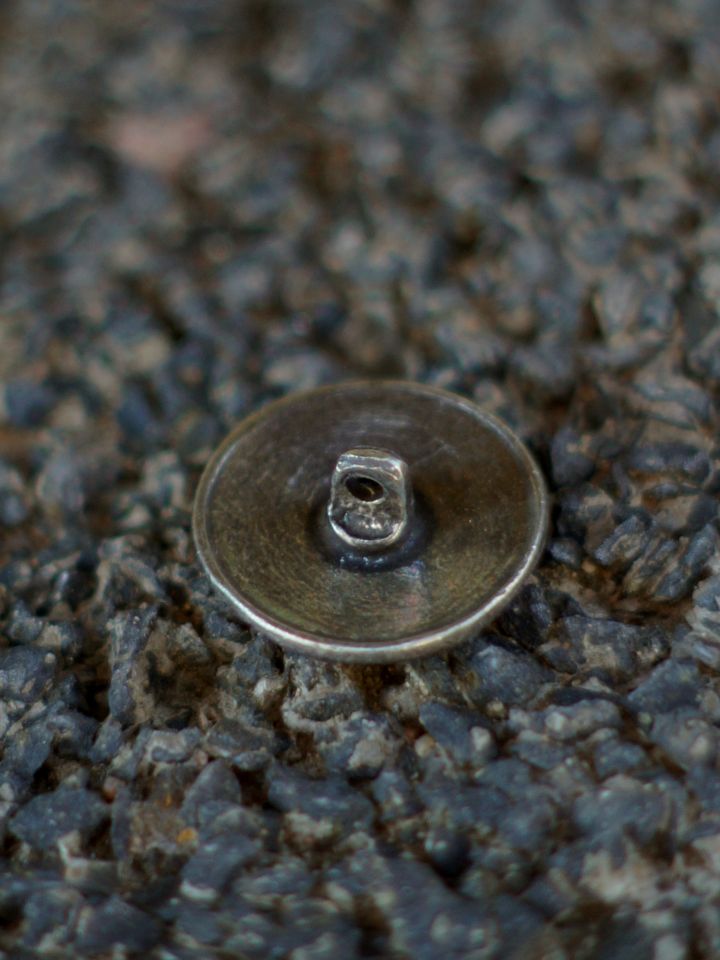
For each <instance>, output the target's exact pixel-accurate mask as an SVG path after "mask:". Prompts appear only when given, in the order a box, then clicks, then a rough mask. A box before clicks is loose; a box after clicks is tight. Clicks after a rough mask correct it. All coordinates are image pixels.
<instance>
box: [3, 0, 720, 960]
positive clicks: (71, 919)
mask: <svg viewBox="0 0 720 960" xmlns="http://www.w3.org/2000/svg"><path fill="white" fill-rule="evenodd" d="M0 116H2V125H1V126H0V284H1V298H2V304H1V306H0V525H1V527H2V532H1V534H0V618H1V620H0V698H1V699H0V737H1V738H2V758H1V760H0V836H1V837H2V843H3V854H2V864H1V865H0V924H1V925H0V955H1V956H2V957H6V958H12V960H14V958H19V960H22V958H26V957H28V958H33V957H48V958H56V957H57V958H65V957H67V958H85V957H100V958H106V957H107V958H125V957H149V958H153V960H184V958H192V960H205V958H211V960H212V958H221V960H226V958H241V960H337V958H341V960H353V958H356V957H357V958H389V960H440V958H442V960H544V958H549V960H564V958H568V960H570V958H572V960H591V958H592V960H627V958H630V960H683V958H691V960H697V958H712V957H717V956H719V955H720V909H719V907H718V899H717V892H718V889H719V887H720V770H719V766H718V723H719V721H720V688H719V684H718V670H719V668H720V553H719V551H718V526H717V518H718V493H719V491H720V449H719V444H718V419H719V413H720V409H719V400H720V181H719V180H718V169H720V4H718V2H716V0H676V2H669V0H654V2H650V0H630V2H628V0H622V2H620V0H617V2H616V0H588V2H583V3H582V4H574V3H571V2H567V0H522V2H513V0H505V2H497V0H488V2H484V3H472V2H468V0H415V2H413V0H348V2H340V3H331V2H329V0H327V2H320V0H305V2H300V0H294V2H293V0H177V2H169V0H168V2H161V0H158V2H157V3H147V2H145V0H142V2H141V0H124V2H122V3H121V2H117V0H108V2H104V3H91V2H89V0H76V2H73V0H43V2H39V0H14V2H13V0H8V2H7V3H4V4H3V5H2V7H0ZM349 377H400V378H408V379H413V380H420V381H423V382H427V383H432V384H437V385H440V386H444V387H446V388H448V389H451V390H455V391H457V392H458V393H460V394H463V395H466V396H470V397H474V398H475V399H476V400H477V401H478V402H479V403H480V404H481V405H482V406H483V407H484V408H485V409H487V410H489V411H491V412H493V413H496V414H498V415H499V416H501V417H503V418H504V419H505V420H506V421H507V422H508V423H510V424H511V426H513V427H514V428H515V429H516V430H517V431H518V432H519V434H520V435H521V436H522V437H523V438H524V439H525V441H526V442H527V443H528V444H529V446H530V447H531V448H532V450H533V451H534V452H535V454H536V456H537V458H538V460H539V462H540V463H541V464H542V467H543V469H544V472H545V474H546V476H547V478H548V482H549V485H550V488H551V491H552V495H553V518H552V531H551V538H550V541H549V544H548V548H547V551H546V553H545V556H544V558H543V560H542V562H541V564H540V566H539V568H538V570H537V572H536V575H535V576H534V578H533V579H532V580H531V581H530V582H529V584H528V585H527V587H526V588H525V589H524V591H523V593H522V594H521V595H520V596H519V598H518V599H517V600H516V601H515V602H514V604H513V606H512V608H511V609H510V610H508V611H507V612H506V613H504V614H503V615H502V616H501V617H500V619H499V620H498V621H497V622H496V623H495V624H493V625H492V627H490V628H489V629H487V630H485V631H484V632H483V634H482V635H481V636H479V637H477V638H475V639H473V640H472V641H470V642H467V643H465V644H463V645H462V646H460V647H457V648H456V649H455V650H454V651H452V652H451V653H449V654H447V655H445V656H441V657H436V658H433V659H429V660H424V661H418V662H415V663H411V664H407V665H405V664H398V665H391V666H386V667H368V668H359V667H344V666H342V665H328V664H324V663H322V662H319V661H315V660H311V659H308V658H304V657H301V656H297V655H290V654H284V653H283V652H282V651H281V650H280V649H279V648H278V647H277V646H275V645H274V644H273V643H271V642H269V641H267V640H265V639H263V638H262V637H259V636H254V635H253V634H252V633H251V632H249V630H248V629H247V627H246V625H245V624H243V623H242V622H240V621H239V620H238V618H237V617H236V616H234V615H233V612H232V611H231V610H230V609H228V607H227V606H226V605H225V604H224V603H223V602H222V601H221V600H220V598H219V597H218V596H217V595H215V594H214V593H213V591H212V590H211V589H210V587H209V584H208V581H207V579H206V577H205V576H204V575H203V573H202V572H201V570H200V568H199V565H198V563H197V560H196V557H195V553H194V548H193V544H192V538H191V532H190V511H191V503H192V496H193V492H194V489H195V486H196V484H197V480H198V477H199V475H200V471H201V469H202V466H203V464H204V463H205V462H206V460H207V458H208V457H209V455H210V453H211V452H212V450H213V449H214V447H215V446H216V445H217V443H218V442H219V441H220V440H221V439H222V437H223V436H224V435H225V433H226V432H227V431H228V430H229V429H230V428H231V427H232V426H233V425H234V424H235V423H236V422H238V420H239V419H240V418H241V417H243V416H244V415H245V414H246V413H248V412H250V411H251V410H253V409H256V408H257V407H258V406H259V405H260V404H261V403H263V402H265V401H267V400H269V399H271V398H273V397H276V396H281V395H284V394H287V393H290V392H292V391H295V390H298V389H300V388H304V387H310V386H313V385H316V384H325V383H332V382H336V381H341V380H344V379H347V378H349ZM288 589H289V590H291V589H292V584H288Z"/></svg>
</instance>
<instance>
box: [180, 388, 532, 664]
mask: <svg viewBox="0 0 720 960" xmlns="http://www.w3.org/2000/svg"><path fill="white" fill-rule="evenodd" d="M547 513H548V508H547V494H546V491H545V485H544V482H543V479H542V476H541V474H540V471H539V469H538V467H537V465H536V464H535V462H534V461H533V459H532V457H531V456H530V454H529V453H528V451H527V450H526V448H525V447H524V446H523V444H522V443H521V442H520V440H519V439H518V438H517V437H516V436H515V435H514V434H513V433H512V432H511V431H510V430H509V429H508V428H507V427H506V426H505V425H504V424H502V423H501V422H500V421H498V420H496V419H495V418H494V417H491V416H489V415H488V414H486V413H484V412H483V411H482V410H480V409H479V408H478V407H477V406H476V405H475V404H474V403H472V402H471V401H469V400H465V399H463V398H461V397H457V396H454V395H452V394H449V393H446V392H444V391H441V390H436V389H433V388H431V387H426V386H422V385H419V384H414V383H402V382H389V383H383V382H368V383H347V384H341V385H338V386H332V387H324V388H320V389H318V390H312V391H310V392H308V393H301V394H295V395H292V396H290V397H287V398H285V399H283V400H279V401H276V402H275V403H272V404H270V405H268V406H267V407H265V408H263V409H261V410H260V411H259V412H258V413H255V414H253V415H252V416H250V417H248V418H247V419H246V420H245V421H243V422H242V423H241V424H240V425H239V426H238V427H237V428H236V429H235V430H234V431H233V432H232V433H231V434H230V436H229V437H228V438H227V439H226V440H225V442H224V443H223V444H222V445H221V446H220V448H219V449H218V450H217V451H216V452H215V454H214V455H213V457H212V458H211V460H210V462H209V463H208V465H207V467H206V469H205V472H204V474H203V476H202V479H201V481H200V485H199V487H198V491H197V495H196V500H195V510H194V517H193V525H194V532H195V541H196V544H197V548H198V553H199V556H200V559H201V561H202V563H203V565H204V567H205V569H206V571H207V573H208V575H209V577H210V579H211V580H212V582H213V583H214V585H215V586H216V587H217V588H218V589H219V590H220V591H221V592H222V593H223V594H224V595H225V597H226V598H227V599H228V600H229V601H230V602H231V603H232V604H233V605H234V606H235V607H236V608H237V609H238V611H239V612H240V614H241V615H242V616H243V617H244V618H245V619H246V620H247V621H249V622H250V623H251V624H253V625H254V626H255V627H257V628H258V629H259V630H261V631H262V632H263V633H266V634H268V635H269V636H271V637H273V638H274V639H275V640H277V641H278V642H279V643H281V644H283V645H284V646H286V647H290V648H293V649H295V650H300V651H303V652H305V653H310V654H314V655H316V656H321V657H328V658H333V659H337V660H345V661H374V662H388V661H392V660H399V659H405V658H408V657H415V656H423V655H425V654H429V653H433V652H436V651H438V650H441V649H444V648H447V647H449V646H450V645H452V644H453V643H456V642H457V641H459V640H461V639H463V638H464V637H467V636H468V635H470V634H471V633H472V632H473V631H475V630H477V629H478V628H479V627H480V626H481V625H482V624H484V623H486V622H487V621H489V620H491V619H492V618H493V617H495V616H497V614H498V612H499V611H500V609H501V608H502V607H503V606H505V604H506V603H507V602H508V601H509V600H510V598H511V597H512V596H513V595H514V594H515V593H516V591H517V590H518V588H519V587H520V585H521V584H522V582H523V581H524V580H525V578H526V577H527V575H528V574H529V573H530V571H531V570H532V568H533V565H534V564H535V562H536V561H537V559H538V557H539V555H540V552H541V550H542V546H543V543H544V539H545V533H546V528H547Z"/></svg>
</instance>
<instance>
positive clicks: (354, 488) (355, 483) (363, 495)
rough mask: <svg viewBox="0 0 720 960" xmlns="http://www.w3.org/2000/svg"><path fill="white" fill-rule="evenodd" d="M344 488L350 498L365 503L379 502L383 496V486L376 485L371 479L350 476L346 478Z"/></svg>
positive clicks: (375, 481)
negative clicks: (346, 489)
mask: <svg viewBox="0 0 720 960" xmlns="http://www.w3.org/2000/svg"><path fill="white" fill-rule="evenodd" d="M345 486H346V487H347V488H348V492H349V493H350V494H351V496H353V497H355V498H356V499H357V500H363V501H365V502H366V503H372V501H373V500H381V499H382V498H383V497H384V496H385V490H384V488H383V485H382V484H381V483H378V482H377V480H373V479H372V477H358V476H355V475H354V474H351V475H350V476H349V477H347V478H346V480H345Z"/></svg>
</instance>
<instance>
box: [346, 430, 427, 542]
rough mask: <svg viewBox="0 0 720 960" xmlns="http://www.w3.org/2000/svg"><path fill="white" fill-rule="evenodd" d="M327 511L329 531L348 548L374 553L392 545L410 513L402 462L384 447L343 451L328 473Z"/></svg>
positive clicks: (409, 519)
mask: <svg viewBox="0 0 720 960" xmlns="http://www.w3.org/2000/svg"><path fill="white" fill-rule="evenodd" d="M327 515H328V519H329V521H330V526H331V527H332V529H333V531H334V532H335V534H336V535H337V536H338V537H339V538H340V539H341V540H342V541H343V542H344V543H345V544H347V545H348V546H350V547H352V548H353V549H354V550H359V551H361V552H363V553H377V552H378V551H381V550H386V549H388V548H389V547H391V546H394V545H395V544H397V543H398V542H399V541H400V540H401V539H403V538H404V537H405V536H406V534H407V532H408V529H409V526H410V524H411V522H412V516H413V495H412V487H411V485H410V476H409V472H408V467H407V464H406V463H405V462H404V460H402V458H401V457H399V456H397V455H396V454H395V453H392V452H391V451H390V450H381V449H377V448H373V447H358V448H355V449H352V450H347V451H346V452H345V453H343V454H342V455H341V456H340V457H339V459H338V461H337V463H336V465H335V469H334V471H333V475H332V480H331V486H330V500H329V501H328V505H327Z"/></svg>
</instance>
